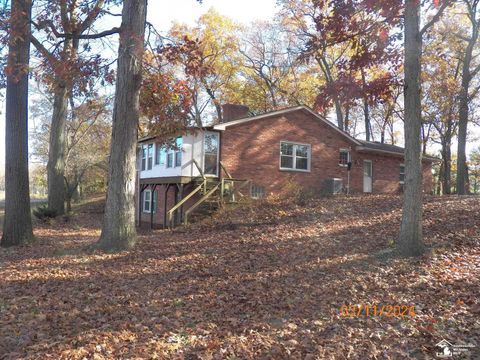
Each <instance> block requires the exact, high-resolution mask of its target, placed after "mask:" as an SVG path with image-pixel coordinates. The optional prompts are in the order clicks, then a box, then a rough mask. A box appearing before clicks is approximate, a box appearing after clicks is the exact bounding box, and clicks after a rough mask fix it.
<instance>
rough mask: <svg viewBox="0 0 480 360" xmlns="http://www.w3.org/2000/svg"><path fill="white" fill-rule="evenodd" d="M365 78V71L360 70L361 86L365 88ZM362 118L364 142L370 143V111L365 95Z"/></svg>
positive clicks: (365, 95)
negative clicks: (363, 122)
mask: <svg viewBox="0 0 480 360" xmlns="http://www.w3.org/2000/svg"><path fill="white" fill-rule="evenodd" d="M366 82H367V80H366V78H365V71H363V68H362V84H363V86H364V87H365V86H366ZM363 116H364V120H365V140H367V141H370V139H371V135H370V110H369V107H368V97H367V94H364V96H363Z"/></svg>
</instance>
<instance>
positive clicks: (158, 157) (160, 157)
mask: <svg viewBox="0 0 480 360" xmlns="http://www.w3.org/2000/svg"><path fill="white" fill-rule="evenodd" d="M165 155H166V153H165V148H163V147H162V146H160V145H158V144H157V147H156V153H155V165H165Z"/></svg>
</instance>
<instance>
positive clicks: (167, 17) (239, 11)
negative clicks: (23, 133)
mask: <svg viewBox="0 0 480 360" xmlns="http://www.w3.org/2000/svg"><path fill="white" fill-rule="evenodd" d="M275 2H276V1H275V0H242V1H236V0H203V2H202V4H199V3H198V2H197V1H196V0H174V1H171V0H150V1H149V2H148V13H147V14H148V21H149V22H150V23H152V24H153V25H154V26H155V28H156V29H157V30H159V31H167V30H168V29H170V27H171V25H172V23H174V22H183V23H187V24H193V23H194V22H195V20H196V19H198V18H199V17H200V16H201V15H203V14H204V13H206V12H207V11H208V10H209V9H210V8H212V7H213V8H215V9H216V10H217V11H218V12H219V13H220V14H222V15H225V16H228V17H230V18H232V19H233V20H235V21H236V22H239V23H243V24H248V23H249V22H251V21H254V20H269V19H271V18H272V17H273V15H274V14H275ZM252 9H254V11H252ZM110 27H111V24H100V28H110ZM30 123H32V121H30ZM4 163H5V103H4V99H3V98H1V97H0V164H2V165H1V166H2V168H3V164H4Z"/></svg>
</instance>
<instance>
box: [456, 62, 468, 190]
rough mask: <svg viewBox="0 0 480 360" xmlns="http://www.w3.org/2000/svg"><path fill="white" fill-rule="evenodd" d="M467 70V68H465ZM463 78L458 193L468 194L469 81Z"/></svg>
mask: <svg viewBox="0 0 480 360" xmlns="http://www.w3.org/2000/svg"><path fill="white" fill-rule="evenodd" d="M464 71H465V70H464ZM469 82H470V80H468V81H466V80H463V76H462V88H461V90H460V94H459V117H458V148H457V194H459V195H465V194H466V186H465V185H466V181H467V153H466V145H467V127H468V86H469V85H468V83H469Z"/></svg>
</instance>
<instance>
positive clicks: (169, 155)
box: [167, 151, 174, 168]
mask: <svg viewBox="0 0 480 360" xmlns="http://www.w3.org/2000/svg"><path fill="white" fill-rule="evenodd" d="M173 158H174V153H173V152H172V151H169V152H168V153H167V168H171V167H173Z"/></svg>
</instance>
